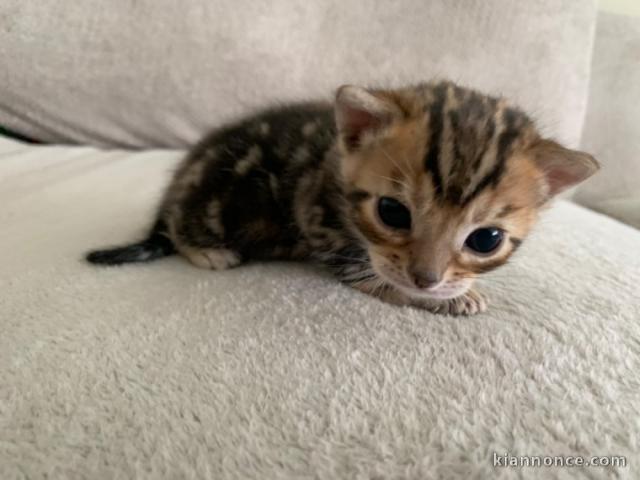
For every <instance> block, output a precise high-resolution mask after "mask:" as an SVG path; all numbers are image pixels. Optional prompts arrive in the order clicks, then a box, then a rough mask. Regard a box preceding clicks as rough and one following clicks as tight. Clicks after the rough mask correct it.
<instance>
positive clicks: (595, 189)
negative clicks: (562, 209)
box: [576, 12, 640, 228]
mask: <svg viewBox="0 0 640 480" xmlns="http://www.w3.org/2000/svg"><path fill="white" fill-rule="evenodd" d="M582 143H583V148H585V149H587V150H589V151H591V152H593V153H594V154H595V155H596V157H597V158H598V159H599V160H600V161H601V163H602V166H603V168H602V171H601V172H600V173H598V175H596V176H595V177H593V179H591V180H589V182H588V183H586V184H585V185H584V186H582V187H580V188H579V189H578V191H577V193H576V200H577V201H579V202H580V203H583V204H585V205H587V206H589V207H591V208H594V209H596V210H599V211H601V212H604V213H606V214H608V215H611V216H613V217H616V218H618V219H620V220H622V221H624V222H627V223H629V224H631V225H634V226H635V227H637V228H640V12H638V15H637V16H626V15H620V14H615V13H608V12H601V13H600V14H599V15H598V28H597V33H596V40H595V46H594V52H593V64H592V68H591V84H590V88H589V107H588V113H587V117H586V123H585V126H584V134H583V139H582Z"/></svg>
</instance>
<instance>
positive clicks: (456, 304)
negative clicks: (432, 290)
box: [427, 289, 487, 315]
mask: <svg viewBox="0 0 640 480" xmlns="http://www.w3.org/2000/svg"><path fill="white" fill-rule="evenodd" d="M427 309H428V310H431V311H433V312H436V313H443V314H445V315H475V314H477V313H482V312H484V311H486V310H487V300H486V298H485V297H484V295H482V294H481V293H478V292H477V291H476V290H474V289H470V290H468V291H467V292H466V293H464V294H463V295H460V296H459V297H455V298H449V299H447V300H441V301H439V302H438V303H436V304H435V307H433V308H429V307H427Z"/></svg>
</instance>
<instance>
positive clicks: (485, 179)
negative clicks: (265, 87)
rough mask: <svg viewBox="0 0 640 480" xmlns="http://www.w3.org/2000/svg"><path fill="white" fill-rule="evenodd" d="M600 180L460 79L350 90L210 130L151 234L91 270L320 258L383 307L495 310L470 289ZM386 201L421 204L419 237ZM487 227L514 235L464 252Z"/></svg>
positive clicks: (590, 167)
mask: <svg viewBox="0 0 640 480" xmlns="http://www.w3.org/2000/svg"><path fill="white" fill-rule="evenodd" d="M596 169H597V163H596V162H595V161H594V160H593V159H592V158H591V157H590V156H588V155H587V154H584V153H582V152H575V151H572V150H568V149H565V148H564V147H561V146H560V145H558V144H557V143H555V142H553V141H550V140H546V139H543V138H541V136H540V135H539V133H538V132H537V130H536V129H535V126H534V124H533V122H532V121H531V120H530V119H529V117H528V116H527V115H526V114H524V113H523V112H522V111H521V110H519V109H518V108H516V107H515V106H513V105H511V104H510V103H509V102H507V101H506V100H504V99H499V98H493V97H490V96H486V95H483V94H480V93H478V92H476V91H474V90H470V89H466V88H462V87H460V86H457V85H455V84H453V83H451V82H431V83H425V84H421V85H417V86H413V87H408V88H404V89H398V90H367V89H363V88H359V87H353V86H345V87H342V88H341V89H339V90H338V93H337V96H336V101H335V104H334V105H330V104H323V103H309V104H301V105H293V106H288V107H285V108H278V109H273V110H269V111H266V112H263V113H261V114H258V115H256V116H254V117H251V118H248V119H246V120H243V121H241V122H238V123H236V124H233V125H229V126H227V127H224V128H221V129H218V130H215V131H214V132H212V133H211V134H210V135H208V136H207V137H206V138H204V139H203V140H202V141H201V142H200V143H199V144H198V145H197V146H195V148H194V149H193V150H192V151H191V153H190V154H189V155H188V156H187V158H186V159H185V160H184V162H183V163H182V164H181V166H180V167H179V168H178V170H177V171H176V173H175V176H174V179H173V182H172V183H171V185H170V186H169V188H168V190H167V192H166V194H165V197H164V199H163V201H162V203H161V206H160V209H159V212H158V218H157V220H156V222H155V224H154V227H153V229H152V231H151V233H150V235H149V237H148V238H147V239H145V240H144V241H142V242H140V243H138V244H134V245H131V246H127V247H122V248H116V249H111V250H106V251H104V250H103V251H98V252H92V253H90V254H89V256H88V259H89V261H91V262H94V263H102V264H119V263H125V262H132V261H147V260H152V259H155V258H158V257H160V256H163V255H168V254H170V253H172V252H173V251H174V250H175V251H177V252H179V253H180V254H182V255H183V256H185V257H186V258H187V259H189V260H190V261H191V262H192V263H193V264H194V265H196V266H198V267H203V268H211V269H224V268H230V267H233V266H236V265H238V264H240V263H242V262H246V261H251V260H263V259H274V258H281V259H300V260H303V259H310V260H316V261H319V262H321V263H323V264H324V265H326V266H327V267H328V268H330V269H331V270H332V271H333V272H334V273H335V274H336V275H337V277H338V278H339V279H341V280H342V281H343V282H345V283H347V284H350V285H352V286H353V287H355V288H358V289H360V290H362V291H364V292H366V293H369V294H372V295H375V296H378V297H379V298H381V299H383V300H385V301H388V302H392V303H396V304H403V305H405V304H409V305H414V306H419V307H423V308H427V309H430V310H433V311H440V312H443V313H451V314H473V313H477V312H479V311H482V310H484V308H485V307H486V303H485V300H484V299H483V297H482V296H481V295H479V294H478V293H476V292H474V291H473V290H470V286H471V283H472V281H473V278H474V277H475V276H477V275H479V274H482V273H486V272H488V271H490V270H493V269H494V268H497V267H499V266H500V265H502V264H504V263H505V262H506V261H507V260H508V258H509V257H510V256H511V254H512V253H513V252H514V251H515V249H516V248H517V247H518V246H519V245H520V244H521V242H522V241H523V239H524V238H525V237H526V235H527V233H528V232H529V230H530V229H531V227H532V226H533V224H534V223H535V220H536V218H537V216H538V212H539V210H540V208H541V207H543V206H544V205H545V204H546V203H547V202H548V200H549V199H550V198H551V197H552V196H553V195H555V194H556V193H558V192H559V191H561V190H562V189H564V188H566V187H568V186H570V185H573V184H575V183H577V182H579V181H582V180H583V179H585V178H587V177H588V176H589V175H591V174H592V173H593V172H594V171H595V170H596ZM381 197H391V198H394V199H396V200H397V201H399V202H401V203H402V204H403V205H405V206H406V208H408V209H409V211H410V214H411V219H412V221H411V228H410V229H407V230H404V231H400V230H398V229H393V228H389V227H388V226H387V225H385V224H384V223H383V222H382V221H381V219H380V216H379V215H378V213H377V205H378V201H379V199H380V198H381ZM482 226H493V227H496V228H498V227H499V228H500V229H501V230H502V231H504V232H505V233H504V234H505V236H506V239H505V241H503V242H502V244H501V245H500V247H499V248H498V249H497V250H496V252H494V253H492V254H491V255H488V256H478V255H475V254H473V253H472V252H470V251H469V249H468V248H465V238H466V235H468V234H469V233H470V232H471V231H472V230H473V228H477V227H482ZM434 282H438V285H439V286H438V288H437V290H433V291H432V290H431V289H425V286H426V285H427V284H429V285H430V286H432V284H433V283H434Z"/></svg>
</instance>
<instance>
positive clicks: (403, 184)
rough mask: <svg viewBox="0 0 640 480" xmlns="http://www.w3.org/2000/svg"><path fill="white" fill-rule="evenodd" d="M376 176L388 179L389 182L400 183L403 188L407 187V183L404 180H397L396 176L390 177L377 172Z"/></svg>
mask: <svg viewBox="0 0 640 480" xmlns="http://www.w3.org/2000/svg"><path fill="white" fill-rule="evenodd" d="M376 177H379V178H384V179H385V180H389V181H390V182H393V183H397V184H398V185H401V186H403V187H404V188H406V189H409V184H408V183H406V182H403V181H402V180H398V179H396V178H391V177H386V176H384V175H377V174H376Z"/></svg>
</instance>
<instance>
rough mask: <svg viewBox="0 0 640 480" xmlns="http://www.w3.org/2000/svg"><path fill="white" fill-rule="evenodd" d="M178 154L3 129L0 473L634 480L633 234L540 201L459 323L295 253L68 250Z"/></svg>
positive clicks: (636, 299) (126, 214) (133, 199)
mask: <svg viewBox="0 0 640 480" xmlns="http://www.w3.org/2000/svg"><path fill="white" fill-rule="evenodd" d="M180 155H181V152H170V151H153V150H150V151H145V152H141V153H128V152H125V151H100V150H96V149H92V148H87V147H82V148H80V147H75V148H70V147H28V146H23V145H20V144H17V143H14V142H8V141H4V140H0V225H2V234H1V235H0V265H2V274H1V275H0V292H1V293H0V331H1V332H2V334H1V335H0V478H2V479H13V478H43V477H44V476H45V474H46V475H47V476H48V477H47V478H56V479H57V478H65V479H66V478H72V479H85V478H86V479H91V480H94V479H103V478H104V479H106V478H138V479H147V478H148V479H154V480H155V479H160V478H171V479H173V478H193V479H207V480H208V479H216V480H225V479H242V480H244V479H249V478H251V479H282V480H297V479H300V478H317V479H327V480H336V479H352V478H356V479H359V478H362V479H370V478H380V479H395V478H398V479H415V480H423V479H430V478H448V479H464V480H467V479H489V478H501V479H512V478H539V479H545V480H548V479H553V478H558V479H567V478H593V479H605V478H612V477H613V476H614V473H613V470H615V471H617V472H618V474H619V475H620V476H619V477H617V478H630V479H631V478H640V449H639V448H638V431H639V429H640V424H639V422H640V393H639V392H640V375H639V372H640V322H639V321H638V320H639V319H640V296H639V295H638V285H639V284H640V257H639V256H638V255H636V254H635V253H637V252H638V251H640V231H638V230H636V229H633V228H631V227H628V226H625V225H623V224H620V223H618V222H616V221H614V220H611V219H610V218H607V217H604V216H601V215H599V214H597V213H593V212H591V211H589V210H585V209H583V208H581V207H578V206H575V205H572V204H569V203H560V204H558V205H557V206H556V207H555V208H554V209H552V210H551V211H550V212H548V214H547V215H546V216H545V219H544V221H543V222H542V224H541V225H540V227H539V229H538V230H537V233H536V236H535V239H530V240H529V241H528V242H525V244H524V245H523V246H522V248H521V250H520V251H519V252H518V254H517V256H516V258H515V259H514V261H513V262H512V264H511V265H510V266H508V267H506V268H504V269H502V270H499V271H498V272H496V273H495V275H494V276H493V277H492V278H490V279H488V280H486V281H484V282H482V288H483V289H484V291H485V292H486V293H488V294H489V295H490V298H491V306H490V310H489V311H488V312H487V313H486V314H483V315H480V316H476V317H473V318H450V317H443V316H435V315H432V314H429V313H425V312H423V311H419V310H414V309H411V308H398V307H393V306H390V305H385V304H383V303H380V302H379V301H377V300H375V299H372V298H370V297H368V296H365V295H363V294H360V293H358V292H355V291H353V290H351V289H349V288H347V287H345V286H342V285H340V284H339V283H338V282H336V281H335V280H334V279H333V278H331V277H330V276H329V275H327V274H326V273H324V272H323V271H321V270H319V269H317V268H315V267H313V266H305V265H299V264H286V263H272V264H256V265H247V266H243V267H240V268H237V269H234V270H230V271H226V272H217V273H214V272H210V271H203V270H199V269H196V268H193V267H191V266H190V265H189V264H188V263H187V262H185V261H183V260H181V259H179V258H176V257H172V258H168V259H164V260H161V261H158V262H156V263H152V264H149V265H130V266H125V267H116V268H111V269H104V268H103V269H100V268H97V267H93V266H90V265H88V264H86V263H84V262H83V261H82V254H83V252H85V251H86V250H87V249H88V248H92V247H99V246H103V245H106V244H111V243H118V242H127V241H129V240H132V239H135V238H137V237H138V236H140V235H142V233H143V231H144V229H145V228H146V226H147V225H148V223H149V220H150V215H151V213H152V211H153V209H154V206H155V203H156V202H157V200H158V197H159V194H160V191H161V189H162V187H163V184H164V183H165V182H166V181H167V179H168V176H169V174H170V171H171V169H172V168H173V167H174V165H175V163H176V161H177V160H178V158H179V156H180ZM493 452H497V453H498V454H500V455H503V454H504V453H507V452H508V453H510V454H512V455H583V456H586V457H591V456H592V455H626V456H627V461H628V463H629V466H628V467H627V468H618V469H610V468H602V467H600V468H595V467H593V468H589V469H586V468H575V467H574V468H564V469H560V468H539V469H531V468H529V469H524V470H521V469H515V468H511V469H506V468H499V469H495V468H494V467H493V466H492V465H493V463H492V462H493V457H492V456H493Z"/></svg>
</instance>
